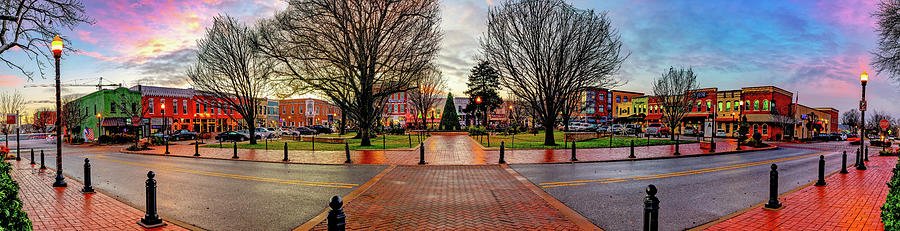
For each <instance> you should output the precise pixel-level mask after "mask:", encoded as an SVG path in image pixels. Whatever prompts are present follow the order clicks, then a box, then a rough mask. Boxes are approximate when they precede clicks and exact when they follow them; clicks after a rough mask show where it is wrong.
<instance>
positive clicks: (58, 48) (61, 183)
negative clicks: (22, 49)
mask: <svg viewBox="0 0 900 231" xmlns="http://www.w3.org/2000/svg"><path fill="white" fill-rule="evenodd" d="M62 49H63V41H62V39H60V38H59V35H57V36H56V37H55V38H53V42H51V43H50V50H51V51H53V59H54V60H56V181H54V182H53V187H67V186H68V185H67V184H66V181H65V180H64V179H63V175H62V174H63V168H62V138H61V137H62V113H61V112H62V111H61V110H60V109H61V108H62V103H61V101H60V97H59V93H60V89H59V58H61V57H62Z"/></svg>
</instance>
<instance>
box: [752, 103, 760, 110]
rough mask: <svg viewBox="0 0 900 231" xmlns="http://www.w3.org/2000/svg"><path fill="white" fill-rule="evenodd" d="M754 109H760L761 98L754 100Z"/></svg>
mask: <svg viewBox="0 0 900 231" xmlns="http://www.w3.org/2000/svg"><path fill="white" fill-rule="evenodd" d="M753 110H754V111H759V100H754V101H753Z"/></svg>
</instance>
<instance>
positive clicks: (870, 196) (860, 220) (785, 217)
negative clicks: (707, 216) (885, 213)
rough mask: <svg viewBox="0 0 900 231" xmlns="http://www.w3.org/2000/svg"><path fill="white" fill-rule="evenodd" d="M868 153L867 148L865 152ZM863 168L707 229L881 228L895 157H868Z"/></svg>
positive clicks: (826, 180)
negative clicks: (769, 208) (777, 204)
mask: <svg viewBox="0 0 900 231" xmlns="http://www.w3.org/2000/svg"><path fill="white" fill-rule="evenodd" d="M869 152H870V153H869V154H871V152H872V151H871V150H870V151H869ZM869 160H870V161H869V162H868V163H867V165H866V167H868V170H865V171H859V170H856V169H854V168H849V167H848V171H850V173H848V174H840V173H835V174H833V175H831V176H829V177H827V178H825V182H826V183H827V185H826V186H823V187H816V186H814V185H810V186H807V187H805V188H803V189H800V190H799V191H796V192H794V193H791V194H789V195H787V196H784V197H783V198H782V199H780V201H781V203H782V204H783V205H785V207H783V209H781V210H778V211H767V210H763V209H762V207H759V206H757V207H754V208H751V209H749V211H746V212H745V213H743V214H740V215H737V216H736V217H733V218H730V219H728V220H726V221H723V222H721V223H718V224H715V225H713V226H712V227H709V228H708V230H736V229H737V230H883V229H884V227H883V224H882V223H881V205H882V204H883V203H884V201H885V198H886V197H887V193H888V187H887V185H886V184H885V183H887V182H888V180H889V179H890V178H891V176H892V175H893V173H891V170H892V169H893V168H894V166H895V165H896V164H897V157H884V156H869Z"/></svg>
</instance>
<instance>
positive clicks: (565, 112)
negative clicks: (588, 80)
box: [560, 90, 586, 131]
mask: <svg viewBox="0 0 900 231" xmlns="http://www.w3.org/2000/svg"><path fill="white" fill-rule="evenodd" d="M583 94H584V92H583V90H577V91H575V92H574V95H571V96H569V97H566V101H565V102H563V106H562V110H561V113H560V118H561V119H562V122H563V130H564V131H569V121H571V120H572V117H575V116H577V115H578V112H581V111H582V110H584V109H585V108H586V105H584V104H583V103H581V97H582V96H583Z"/></svg>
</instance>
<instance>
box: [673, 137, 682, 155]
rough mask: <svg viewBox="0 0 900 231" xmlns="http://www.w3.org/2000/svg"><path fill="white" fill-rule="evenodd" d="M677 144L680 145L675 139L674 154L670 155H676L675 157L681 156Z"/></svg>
mask: <svg viewBox="0 0 900 231" xmlns="http://www.w3.org/2000/svg"><path fill="white" fill-rule="evenodd" d="M679 143H681V142H679V140H678V139H675V153H672V155H676V156H677V155H681V152H678V144H679Z"/></svg>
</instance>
